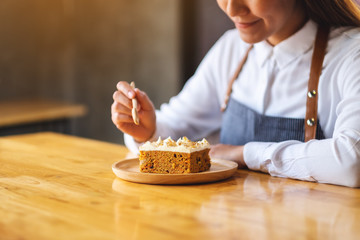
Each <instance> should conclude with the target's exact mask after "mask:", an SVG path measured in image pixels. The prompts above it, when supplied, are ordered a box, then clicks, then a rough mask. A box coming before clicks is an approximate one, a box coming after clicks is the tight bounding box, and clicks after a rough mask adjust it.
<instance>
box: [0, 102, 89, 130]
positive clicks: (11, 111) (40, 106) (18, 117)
mask: <svg viewBox="0 0 360 240" xmlns="http://www.w3.org/2000/svg"><path fill="white" fill-rule="evenodd" d="M85 112H86V107H85V106H83V105H80V104H70V103H64V102H58V101H52V100H44V99H29V100H13V101H0V127H8V126H13V125H18V124H28V123H36V122H43V121H51V120H56V119H64V118H73V117H79V116H82V115H84V114H85Z"/></svg>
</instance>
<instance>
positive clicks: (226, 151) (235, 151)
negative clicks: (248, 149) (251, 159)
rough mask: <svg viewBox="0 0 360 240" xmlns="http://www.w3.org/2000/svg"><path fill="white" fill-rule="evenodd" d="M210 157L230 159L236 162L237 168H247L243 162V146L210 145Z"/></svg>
mask: <svg viewBox="0 0 360 240" xmlns="http://www.w3.org/2000/svg"><path fill="white" fill-rule="evenodd" d="M210 157H212V158H220V159H225V160H231V161H234V162H236V163H237V164H238V168H247V166H246V164H245V162H244V146H234V145H227V144H216V145H213V146H211V149H210Z"/></svg>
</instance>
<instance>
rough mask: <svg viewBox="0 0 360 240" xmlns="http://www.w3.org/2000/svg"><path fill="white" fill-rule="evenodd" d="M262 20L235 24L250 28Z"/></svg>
mask: <svg viewBox="0 0 360 240" xmlns="http://www.w3.org/2000/svg"><path fill="white" fill-rule="evenodd" d="M259 21H260V20H256V21H253V22H235V26H236V27H237V28H243V29H245V28H249V27H251V26H253V25H255V24H256V23H257V22H259Z"/></svg>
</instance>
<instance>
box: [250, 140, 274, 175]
mask: <svg viewBox="0 0 360 240" xmlns="http://www.w3.org/2000/svg"><path fill="white" fill-rule="evenodd" d="M271 145H272V143H269V142H250V143H247V144H245V146H244V161H245V164H246V165H247V167H248V168H249V169H251V170H255V171H262V172H269V169H268V163H267V161H269V159H267V157H266V149H267V148H269V146H271Z"/></svg>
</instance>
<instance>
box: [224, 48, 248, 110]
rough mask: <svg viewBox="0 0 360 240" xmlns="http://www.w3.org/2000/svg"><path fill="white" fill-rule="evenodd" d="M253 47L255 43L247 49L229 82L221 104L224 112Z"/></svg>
mask: <svg viewBox="0 0 360 240" xmlns="http://www.w3.org/2000/svg"><path fill="white" fill-rule="evenodd" d="M252 48H253V45H250V46H249V48H248V49H247V50H246V53H245V55H244V57H243V59H242V60H241V62H240V64H239V66H238V68H237V69H236V71H235V74H234V76H233V77H232V78H231V80H230V82H229V85H228V88H227V90H226V95H225V99H224V102H223V104H222V105H221V109H220V110H221V111H222V112H224V111H225V109H226V107H227V104H228V102H229V99H230V95H231V92H232V86H233V84H234V82H235V80H236V79H237V78H238V76H239V74H240V72H241V69H242V68H243V66H244V64H245V62H246V60H247V58H248V56H249V52H250V50H251V49H252Z"/></svg>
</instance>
